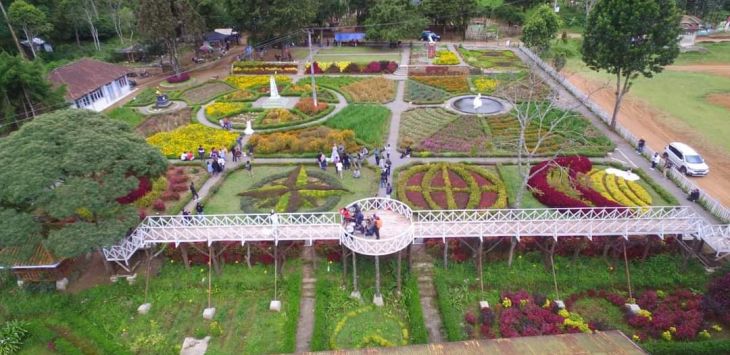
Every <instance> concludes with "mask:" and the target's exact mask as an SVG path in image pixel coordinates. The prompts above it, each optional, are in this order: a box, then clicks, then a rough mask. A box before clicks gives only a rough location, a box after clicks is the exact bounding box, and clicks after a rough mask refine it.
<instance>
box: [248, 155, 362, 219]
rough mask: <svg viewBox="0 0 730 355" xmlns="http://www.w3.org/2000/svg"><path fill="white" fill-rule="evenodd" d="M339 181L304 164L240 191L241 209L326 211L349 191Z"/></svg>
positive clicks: (260, 210) (256, 211)
mask: <svg viewBox="0 0 730 355" xmlns="http://www.w3.org/2000/svg"><path fill="white" fill-rule="evenodd" d="M349 192H350V191H349V190H347V189H346V188H345V187H344V186H342V183H340V181H339V180H338V179H337V178H335V177H333V176H330V175H328V174H327V173H325V172H322V171H318V170H307V169H305V168H304V167H302V166H298V167H296V168H295V169H293V170H291V171H289V172H286V173H281V174H276V175H271V176H268V177H267V178H265V179H263V180H261V181H259V182H257V183H256V184H254V185H253V186H252V187H251V189H250V190H247V191H244V192H241V193H240V194H239V195H240V196H242V197H241V209H242V210H243V211H245V212H247V213H261V212H268V211H270V210H271V209H273V210H275V211H276V212H323V211H329V210H331V209H333V208H334V207H335V206H336V205H337V204H338V202H340V198H341V196H342V195H344V194H347V193H349Z"/></svg>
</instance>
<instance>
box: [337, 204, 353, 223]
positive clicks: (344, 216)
mask: <svg viewBox="0 0 730 355" xmlns="http://www.w3.org/2000/svg"><path fill="white" fill-rule="evenodd" d="M340 216H342V224H343V225H346V224H347V223H349V222H350V221H351V220H352V216H350V210H348V209H347V208H345V207H342V208H341V209H340Z"/></svg>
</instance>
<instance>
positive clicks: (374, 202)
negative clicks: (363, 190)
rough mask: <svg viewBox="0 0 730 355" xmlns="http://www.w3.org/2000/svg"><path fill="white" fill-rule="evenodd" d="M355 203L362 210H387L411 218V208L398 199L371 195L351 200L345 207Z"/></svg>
mask: <svg viewBox="0 0 730 355" xmlns="http://www.w3.org/2000/svg"><path fill="white" fill-rule="evenodd" d="M356 204H357V205H359V206H360V209H361V210H362V211H373V210H387V211H393V212H395V213H398V214H399V215H401V216H405V217H406V218H408V220H409V221H410V220H412V219H413V210H412V209H411V208H410V207H408V205H406V204H405V203H403V202H401V201H398V200H394V199H390V198H382V197H371V198H366V199H362V200H357V201H355V202H352V203H350V204H349V205H347V207H352V206H354V205H356Z"/></svg>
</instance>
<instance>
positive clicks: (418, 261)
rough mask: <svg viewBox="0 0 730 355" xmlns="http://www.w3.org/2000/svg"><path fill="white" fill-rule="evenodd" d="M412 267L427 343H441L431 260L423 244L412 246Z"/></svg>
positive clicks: (439, 318)
mask: <svg viewBox="0 0 730 355" xmlns="http://www.w3.org/2000/svg"><path fill="white" fill-rule="evenodd" d="M411 253H413V260H412V267H413V273H414V275H415V276H416V277H417V278H418V279H417V280H418V295H419V297H420V301H421V308H422V309H423V320H424V323H426V330H427V331H428V342H429V343H442V342H443V341H444V336H443V333H442V329H443V325H442V323H441V316H440V313H439V310H438V307H437V306H436V297H437V295H436V288H435V287H434V285H433V265H434V261H433V258H432V257H431V256H430V255H428V253H426V246H425V245H424V244H418V245H413V246H412V247H411Z"/></svg>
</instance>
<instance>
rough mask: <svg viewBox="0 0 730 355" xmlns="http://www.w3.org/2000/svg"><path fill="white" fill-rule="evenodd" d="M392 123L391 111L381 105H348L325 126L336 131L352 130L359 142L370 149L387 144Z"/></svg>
mask: <svg viewBox="0 0 730 355" xmlns="http://www.w3.org/2000/svg"><path fill="white" fill-rule="evenodd" d="M389 123H390V110H388V108H386V107H384V106H381V105H370V104H362V105H360V104H358V105H348V106H347V107H345V108H344V109H343V110H342V111H340V112H338V113H337V114H336V115H334V116H333V117H331V118H330V119H328V120H327V122H325V126H327V127H331V128H336V129H343V130H344V129H351V130H353V131H354V132H355V137H356V139H357V140H359V141H362V142H363V143H364V144H365V145H367V146H369V147H379V146H382V145H383V144H384V143H385V134H386V132H387V130H388V127H389Z"/></svg>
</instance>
